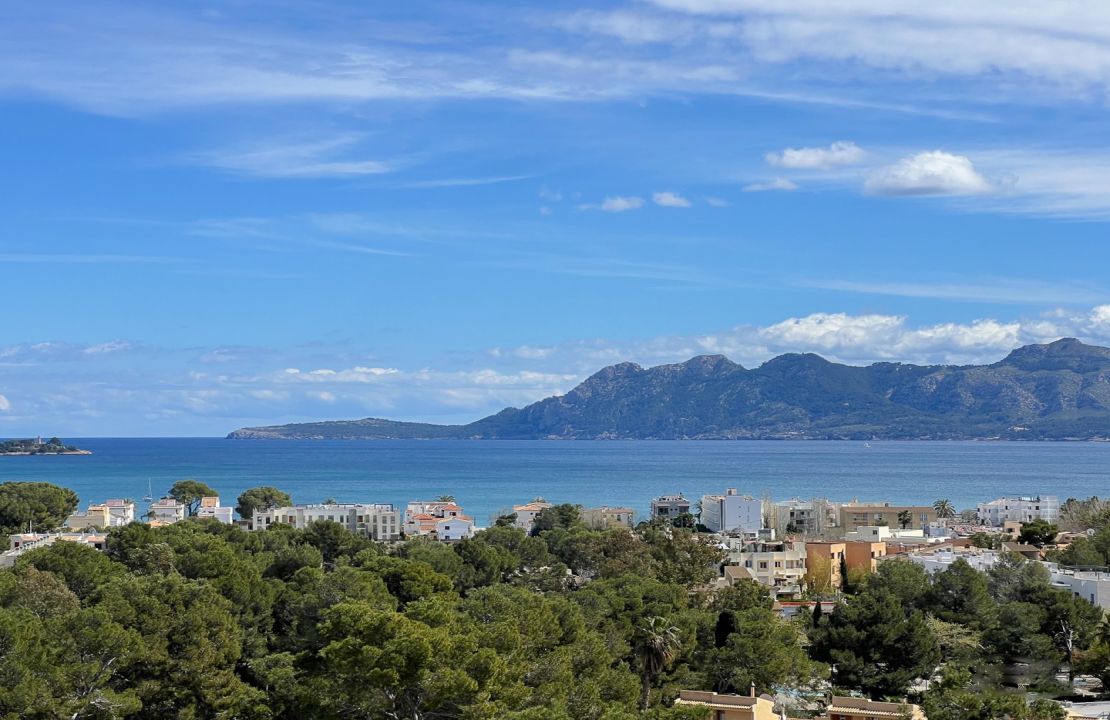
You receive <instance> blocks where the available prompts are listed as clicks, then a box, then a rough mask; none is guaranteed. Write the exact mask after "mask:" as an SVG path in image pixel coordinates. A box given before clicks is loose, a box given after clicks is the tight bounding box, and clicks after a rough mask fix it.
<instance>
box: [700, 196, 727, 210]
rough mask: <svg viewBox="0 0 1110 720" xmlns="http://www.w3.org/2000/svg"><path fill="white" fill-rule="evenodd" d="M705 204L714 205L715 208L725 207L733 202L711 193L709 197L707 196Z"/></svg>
mask: <svg viewBox="0 0 1110 720" xmlns="http://www.w3.org/2000/svg"><path fill="white" fill-rule="evenodd" d="M705 204H706V205H708V206H709V207H714V208H723V207H728V206H730V205H732V203H730V202H729V201H728V200H725V199H724V198H719V197H716V196H713V195H710V196H709V197H707V198H706V199H705Z"/></svg>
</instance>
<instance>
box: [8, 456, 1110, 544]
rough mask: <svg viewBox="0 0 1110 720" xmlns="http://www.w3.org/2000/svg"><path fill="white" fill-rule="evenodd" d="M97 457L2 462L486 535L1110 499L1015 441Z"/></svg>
mask: <svg viewBox="0 0 1110 720" xmlns="http://www.w3.org/2000/svg"><path fill="white" fill-rule="evenodd" d="M69 441H70V442H73V443H74V444H77V445H78V446H80V447H83V448H87V449H89V450H92V451H93V453H94V454H93V455H90V456H62V457H0V481H8V480H42V481H48V482H53V483H57V484H59V485H64V486H66V487H70V488H72V489H73V490H75V491H76V492H77V493H78V494H79V495H80V496H81V503H82V506H84V505H85V504H86V503H88V502H91V501H99V500H104V499H107V498H110V497H133V498H136V499H138V498H141V497H142V496H143V495H145V494H146V490H147V480H148V478H149V480H150V483H151V484H152V486H153V489H154V494H155V495H156V496H158V495H161V494H163V493H164V492H166V490H167V489H168V488H169V486H170V485H171V484H172V483H173V482H174V481H175V480H179V479H181V478H187V477H189V478H196V479H198V480H202V481H204V482H206V483H208V484H209V485H211V486H212V487H213V488H215V489H216V490H217V491H219V493H220V495H221V496H222V497H223V498H224V499H225V500H227V501H230V504H234V499H235V498H236V496H238V494H239V493H240V492H242V491H243V490H245V489H246V488H249V487H253V486H256V485H275V486H277V487H279V488H281V489H283V490H285V491H286V492H288V493H289V494H290V495H292V496H293V499H294V501H296V502H318V501H320V500H323V499H325V498H328V497H332V498H336V499H338V500H340V501H348V502H351V501H367V502H392V503H395V504H397V505H402V506H403V504H404V503H406V502H408V501H409V500H415V499H425V498H435V497H437V496H439V495H447V494H450V495H454V496H455V497H456V498H457V499H458V501H459V503H460V504H461V505H463V507H464V508H465V509H466V510H467V511H468V512H469V513H471V514H473V515H474V517H475V519H476V520H477V521H478V523H479V524H485V523H486V522H488V520H489V518H490V517H491V516H492V515H493V514H495V513H496V512H497V511H498V510H500V509H502V508H506V507H509V506H511V505H512V504H514V503H520V502H524V501H527V500H530V499H532V498H533V497H536V496H543V497H545V498H547V499H548V500H551V501H553V502H577V503H582V504H583V505H600V504H610V505H614V504H619V505H629V506H631V507H633V508H634V509H635V510H636V511H637V512H638V513H641V514H644V513H646V511H647V508H648V505H649V503H650V502H651V498H652V497H654V496H656V495H661V494H666V493H673V492H683V493H685V494H686V497H688V498H695V497H698V496H700V495H702V494H704V493H709V492H722V491H723V490H724V489H725V488H726V487H735V488H738V489H739V490H740V492H741V493H744V494H751V495H755V496H762V495H770V496H772V497H774V498H776V499H785V498H790V497H795V496H797V497H802V498H809V497H813V496H815V495H816V496H824V497H828V498H830V499H833V500H851V499H852V498H859V499H861V500H889V501H891V502H907V503H908V502H917V503H931V502H932V501H933V500H935V499H937V498H941V497H946V498H949V499H950V500H951V501H952V502H953V503H954V504H955V505H956V507H957V508H966V507H973V506H974V505H975V503H977V502H980V501H984V500H989V499H993V498H995V497H997V496H998V495H1001V494H1037V493H1044V494H1056V495H1059V496H1060V499H1061V501H1063V500H1064V499H1065V498H1067V497H1090V496H1091V495H1103V496H1106V495H1110V443H1032V442H1030V443H1016V442H1012V443H1006V442H872V443H871V447H866V446H865V445H864V444H863V443H856V442H775V441H768V442H761V441H742V442H724V441H710V442H686V441H683V442H673V441H672V442H667V441H660V442H653V441H636V442H588V441H587V442H552V441H486V442H474V441H433V442H422V441H367V442H358V441H353V442H352V441H319V442H316V441H311V442H282V441H234V440H224V439H215V438H212V439H209V438H174V439H150V438H143V439H122V438H111V439H107V438H88V439H69Z"/></svg>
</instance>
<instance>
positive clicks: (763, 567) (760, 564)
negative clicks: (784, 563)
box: [759, 560, 767, 570]
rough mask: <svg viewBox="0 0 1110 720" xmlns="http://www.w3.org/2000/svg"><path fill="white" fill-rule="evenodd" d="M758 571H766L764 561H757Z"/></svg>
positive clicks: (765, 562)
mask: <svg viewBox="0 0 1110 720" xmlns="http://www.w3.org/2000/svg"><path fill="white" fill-rule="evenodd" d="M759 569H760V570H766V569H767V561H766V560H760V561H759Z"/></svg>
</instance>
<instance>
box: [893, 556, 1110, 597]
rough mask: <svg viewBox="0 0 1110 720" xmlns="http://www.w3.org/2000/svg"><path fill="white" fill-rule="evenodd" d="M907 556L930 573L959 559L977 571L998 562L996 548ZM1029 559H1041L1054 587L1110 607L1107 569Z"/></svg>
mask: <svg viewBox="0 0 1110 720" xmlns="http://www.w3.org/2000/svg"><path fill="white" fill-rule="evenodd" d="M907 557H908V558H909V560H910V562H913V563H916V564H918V565H920V566H921V567H923V568H925V570H927V571H928V572H929V573H935V572H940V571H943V570H945V569H947V568H948V567H950V566H951V565H952V563H954V562H956V560H961V559H962V560H964V561H966V562H967V564H969V565H971V567H973V568H975V569H976V570H979V571H980V572H986V571H988V570H990V569H991V568H992V567H994V565H995V563H997V562H998V559H999V553H998V551H996V550H981V549H978V548H966V549H962V550H938V551H936V552H923V553H911V554H910V555H908V556H907ZM1029 562H1040V563H1041V564H1042V565H1044V566H1045V568H1046V569H1047V570H1048V576H1049V577H1048V579H1049V582H1050V583H1052V586H1053V587H1055V588H1058V589H1060V590H1067V591H1068V592H1070V593H1072V594H1073V595H1074V596H1075V597H1078V598H1083V599H1084V600H1086V601H1087V602H1089V603H1091V604H1092V605H1098V606H1099V607H1101V608H1102V609H1103V610H1110V572H1105V571H1102V570H1084V569H1077V568H1069V567H1064V566H1061V565H1057V564H1056V563H1050V562H1042V561H1039V560H1030V561H1029Z"/></svg>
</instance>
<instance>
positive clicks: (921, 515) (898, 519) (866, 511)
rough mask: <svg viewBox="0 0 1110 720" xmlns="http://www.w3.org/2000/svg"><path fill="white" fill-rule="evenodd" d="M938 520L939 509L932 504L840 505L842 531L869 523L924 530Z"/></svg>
mask: <svg viewBox="0 0 1110 720" xmlns="http://www.w3.org/2000/svg"><path fill="white" fill-rule="evenodd" d="M903 513H905V514H903ZM903 520H905V522H903ZM936 521H937V511H936V510H934V509H933V507H932V506H931V505H891V504H890V503H880V504H862V503H846V504H844V505H841V506H840V531H841V532H842V533H847V532H852V531H854V530H856V529H857V528H860V527H864V526H867V525H887V526H889V527H891V528H903V529H909V530H924V529H925V528H926V527H928V526H929V525H930V524H932V523H935V522H936Z"/></svg>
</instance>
